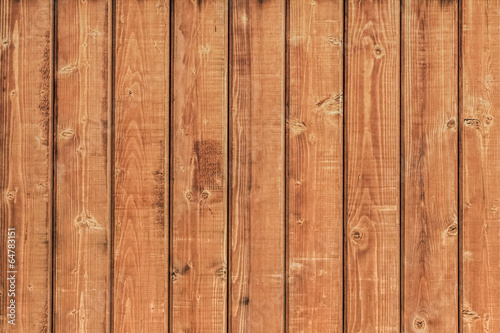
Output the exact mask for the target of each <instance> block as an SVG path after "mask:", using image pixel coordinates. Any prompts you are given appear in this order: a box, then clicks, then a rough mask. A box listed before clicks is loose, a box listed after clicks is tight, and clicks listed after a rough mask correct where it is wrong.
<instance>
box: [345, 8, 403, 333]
mask: <svg viewBox="0 0 500 333" xmlns="http://www.w3.org/2000/svg"><path fill="white" fill-rule="evenodd" d="M348 4H349V9H348V10H349V12H348V15H347V21H346V24H347V42H348V46H347V59H346V62H347V68H346V80H347V84H346V89H347V92H346V94H347V95H346V101H347V104H346V128H345V130H346V140H347V142H346V150H347V151H346V155H347V156H346V163H347V166H346V167H347V178H346V182H347V185H346V198H345V200H347V202H346V215H347V216H346V219H347V226H346V231H345V237H346V243H347V248H346V250H347V255H346V262H345V265H346V281H345V283H346V295H345V297H346V310H345V311H347V312H346V314H345V315H346V325H347V327H346V328H345V330H346V331H347V332H398V331H399V292H400V288H399V275H400V271H399V261H400V257H399V255H400V242H399V236H400V234H399V228H400V216H399V211H400V207H399V202H400V200H399V199H400V198H399V178H400V167H399V163H400V161H399V153H400V147H399V138H400V134H399V126H400V117H399V113H400V108H399V106H400V100H399V95H400V94H399V89H400V88H399V83H400V80H399V66H400V63H399V55H400V52H399V45H400V34H399V27H400V16H399V12H400V8H399V2H398V1H394V0H385V1H354V0H353V1H349V2H348Z"/></svg>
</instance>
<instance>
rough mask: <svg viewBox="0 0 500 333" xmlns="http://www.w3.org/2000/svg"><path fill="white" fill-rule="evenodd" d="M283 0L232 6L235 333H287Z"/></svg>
mask: <svg viewBox="0 0 500 333" xmlns="http://www.w3.org/2000/svg"><path fill="white" fill-rule="evenodd" d="M285 8H286V7H285V1H283V0H278V1H265V0H250V1H243V0H236V1H234V2H231V6H230V42H229V45H230V51H229V53H230V62H229V63H230V102H229V105H230V109H231V113H230V114H231V116H230V122H229V126H230V141H231V142H230V157H229V161H230V167H231V171H230V173H231V177H232V178H231V189H230V207H231V214H232V215H231V227H230V228H231V231H230V232H231V254H230V255H231V259H230V263H231V268H230V276H231V286H230V288H231V290H230V298H231V300H230V302H231V305H230V309H231V317H230V323H229V327H230V329H231V331H232V332H249V331H255V332H260V331H262V330H265V331H267V332H283V331H284V326H285V324H284V313H285V301H284V291H285V280H284V278H285V244H284V242H285V207H284V205H285V200H284V199H285V196H284V195H285V170H284V157H285V150H284V143H285V130H284V129H285V124H284V118H285V104H284V102H285V99H284V93H285V90H284V88H285V87H284V82H285V80H284V79H285V10H286V9H285Z"/></svg>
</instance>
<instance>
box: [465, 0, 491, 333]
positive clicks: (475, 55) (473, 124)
mask: <svg viewBox="0 0 500 333" xmlns="http://www.w3.org/2000/svg"><path fill="white" fill-rule="evenodd" d="M462 24H463V25H462V27H463V28H462V49H461V51H462V57H461V65H462V76H461V78H460V83H461V87H462V88H461V91H460V93H461V100H462V103H461V118H460V126H462V131H461V147H462V149H461V163H462V165H461V173H462V178H461V185H460V189H461V203H460V209H461V210H462V212H463V214H461V216H462V228H463V229H462V235H463V237H461V239H462V246H461V248H462V256H461V259H462V272H461V290H463V294H462V304H461V311H462V313H461V316H462V331H463V332H498V331H500V297H499V290H500V265H499V263H500V243H499V239H500V225H499V224H498V222H499V215H498V207H499V206H500V181H499V177H498V171H499V170H500V131H499V130H498V128H497V126H498V125H497V124H496V117H497V116H498V115H499V112H498V109H499V107H500V96H499V89H500V85H499V83H498V80H497V79H496V78H497V77H498V75H500V41H499V40H498V36H499V34H500V1H495V0H489V1H487V0H479V1H472V0H466V1H463V2H462Z"/></svg>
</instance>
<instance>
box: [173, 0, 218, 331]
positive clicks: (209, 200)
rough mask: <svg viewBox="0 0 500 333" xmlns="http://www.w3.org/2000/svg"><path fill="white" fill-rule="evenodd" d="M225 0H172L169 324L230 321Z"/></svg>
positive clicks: (199, 327)
mask: <svg viewBox="0 0 500 333" xmlns="http://www.w3.org/2000/svg"><path fill="white" fill-rule="evenodd" d="M227 11H228V3H227V1H226V0H207V1H198V2H196V1H184V0H181V1H175V4H174V13H175V18H174V32H173V36H174V38H173V45H174V48H173V60H172V61H173V65H172V66H173V73H172V74H173V77H172V80H173V81H172V84H173V109H172V119H171V121H172V134H173V135H172V147H173V157H172V159H173V163H172V172H173V185H172V186H173V196H172V207H173V211H172V246H171V249H172V273H171V274H172V289H171V290H172V292H171V295H172V296H171V297H172V331H173V332H224V331H225V330H226V324H227V302H226V301H227V289H226V286H227V283H226V281H227V277H226V275H227V258H226V255H227V114H228V109H227V59H228V58H227V31H228V30H227V18H228V12H227Z"/></svg>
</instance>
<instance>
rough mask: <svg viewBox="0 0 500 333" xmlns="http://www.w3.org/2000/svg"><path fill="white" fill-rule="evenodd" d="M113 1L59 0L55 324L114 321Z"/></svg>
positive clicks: (99, 325)
mask: <svg viewBox="0 0 500 333" xmlns="http://www.w3.org/2000/svg"><path fill="white" fill-rule="evenodd" d="M110 11H111V1H109V2H108V1H97V2H96V1H73V0H61V1H58V2H57V12H58V19H57V26H56V30H55V31H56V36H55V39H56V43H57V54H55V57H56V59H57V61H56V64H57V65H56V67H55V77H54V79H55V87H56V91H55V94H56V100H55V114H56V125H55V127H54V132H55V144H54V149H55V179H54V182H55V193H56V197H55V224H54V229H55V234H54V237H55V245H56V246H55V253H54V267H55V276H54V295H55V296H54V304H55V307H54V329H55V331H56V332H77V331H88V332H102V331H109V325H110V305H111V301H110V296H111V294H110V277H111V270H110V267H111V266H110V265H111V253H110V250H111V234H110V231H111V197H110V196H109V195H108V194H109V193H110V190H111V188H110V187H111V175H110V171H111V159H112V157H111V155H110V152H111V150H110V149H109V148H110V143H111V142H110V137H111V136H110V128H109V124H111V108H110V105H111V95H110V87H111V77H110V66H111V52H110V51H111V49H110V45H111V38H110V37H111V32H110V31H109V26H110V25H109V19H110Z"/></svg>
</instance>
